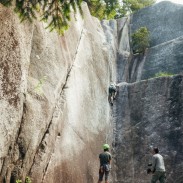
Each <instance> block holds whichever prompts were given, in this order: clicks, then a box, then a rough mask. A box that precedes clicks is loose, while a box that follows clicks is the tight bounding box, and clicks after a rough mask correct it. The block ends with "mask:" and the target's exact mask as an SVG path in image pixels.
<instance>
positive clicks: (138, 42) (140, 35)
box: [132, 27, 149, 53]
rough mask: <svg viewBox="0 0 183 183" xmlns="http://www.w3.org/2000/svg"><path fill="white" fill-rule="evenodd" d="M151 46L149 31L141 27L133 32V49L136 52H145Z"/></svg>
mask: <svg viewBox="0 0 183 183" xmlns="http://www.w3.org/2000/svg"><path fill="white" fill-rule="evenodd" d="M148 47H149V31H148V30H147V28H146V27H141V28H140V29H138V30H136V31H135V32H134V33H133V34H132V49H133V52H134V53H144V52H145V50H146V48H148Z"/></svg>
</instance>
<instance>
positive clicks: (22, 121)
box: [0, 4, 117, 183]
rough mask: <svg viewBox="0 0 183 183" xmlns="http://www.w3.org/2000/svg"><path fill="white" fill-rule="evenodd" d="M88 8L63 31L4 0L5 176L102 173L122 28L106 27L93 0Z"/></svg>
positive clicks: (1, 97)
mask: <svg viewBox="0 0 183 183" xmlns="http://www.w3.org/2000/svg"><path fill="white" fill-rule="evenodd" d="M83 12H84V19H83V18H82V17H81V16H80V15H79V14H77V15H76V17H75V18H76V21H72V22H71V27H70V29H69V30H68V31H66V33H65V35H64V36H59V35H58V34H57V33H55V32H51V33H50V32H49V30H45V28H44V27H46V25H44V24H43V23H42V22H41V23H40V22H35V23H34V24H30V23H24V24H20V22H19V19H18V18H17V16H16V15H15V14H14V13H13V11H11V10H10V9H6V8H4V7H2V6H0V27H1V29H0V35H1V36H0V109H1V110H0V119H1V121H0V127H1V128H0V139H1V140H0V170H1V182H3V181H4V182H7V183H8V182H12V183H13V182H15V181H16V180H17V179H22V180H25V177H26V176H29V177H30V178H31V180H32V182H37V183H41V182H49V183H56V182H57V183H58V182H70V183H72V182H78V183H86V181H87V182H96V181H97V178H98V167H99V162H98V154H99V152H100V151H101V150H102V149H101V146H102V144H103V143H104V142H109V143H110V141H112V133H110V129H111V128H110V127H111V123H110V113H109V105H108V101H107V93H108V85H109V83H110V80H112V78H113V79H115V69H113V73H111V72H112V67H114V64H115V60H116V49H117V44H116V43H115V42H116V37H115V35H117V28H116V27H115V24H116V21H113V22H114V25H112V24H111V23H109V22H106V23H105V28H102V25H101V24H100V22H99V21H98V20H97V19H96V18H93V17H91V15H90V14H89V11H88V8H87V6H86V4H83ZM73 20H74V18H73ZM104 30H106V32H108V33H107V34H108V36H110V40H107V39H106V36H105V33H104ZM115 32H116V34H114V33H115ZM111 42H113V44H111ZM110 78H111V79H110Z"/></svg>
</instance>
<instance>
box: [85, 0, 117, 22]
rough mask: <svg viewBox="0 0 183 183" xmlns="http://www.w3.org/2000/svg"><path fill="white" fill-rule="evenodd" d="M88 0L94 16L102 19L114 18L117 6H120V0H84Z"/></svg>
mask: <svg viewBox="0 0 183 183" xmlns="http://www.w3.org/2000/svg"><path fill="white" fill-rule="evenodd" d="M84 1H85V2H87V4H88V7H89V9H90V12H91V14H92V15H93V16H95V17H97V18H99V19H100V20H102V19H114V17H115V15H116V14H117V8H118V7H119V6H120V2H119V0H84Z"/></svg>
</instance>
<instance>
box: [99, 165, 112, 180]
mask: <svg viewBox="0 0 183 183" xmlns="http://www.w3.org/2000/svg"><path fill="white" fill-rule="evenodd" d="M109 172H110V171H106V170H105V169H104V168H103V167H102V168H100V169H99V181H100V182H102V181H103V177H104V175H105V181H108V179H109Z"/></svg>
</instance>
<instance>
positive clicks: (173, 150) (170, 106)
mask: <svg viewBox="0 0 183 183" xmlns="http://www.w3.org/2000/svg"><path fill="white" fill-rule="evenodd" d="M115 107H116V108H115V109H116V110H115V112H114V116H115V120H116V135H115V140H114V142H113V146H114V148H115V150H116V151H115V164H116V170H117V171H116V178H115V180H116V181H114V182H120V183H128V182H130V183H147V182H150V179H151V175H147V174H146V169H147V168H148V167H147V165H148V163H149V161H150V159H151V156H152V154H151V151H150V147H151V146H154V147H155V146H157V147H159V149H160V153H161V154H162V155H163V157H164V160H165V166H166V171H167V182H168V183H174V182H175V183H181V182H183V178H182V173H181V172H182V170H183V164H182V160H183V156H182V154H183V124H182V120H183V76H182V75H177V76H174V77H161V78H155V79H150V80H144V81H140V82H136V83H133V84H125V83H122V84H121V85H120V86H119V93H118V97H117V102H116V106H115Z"/></svg>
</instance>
